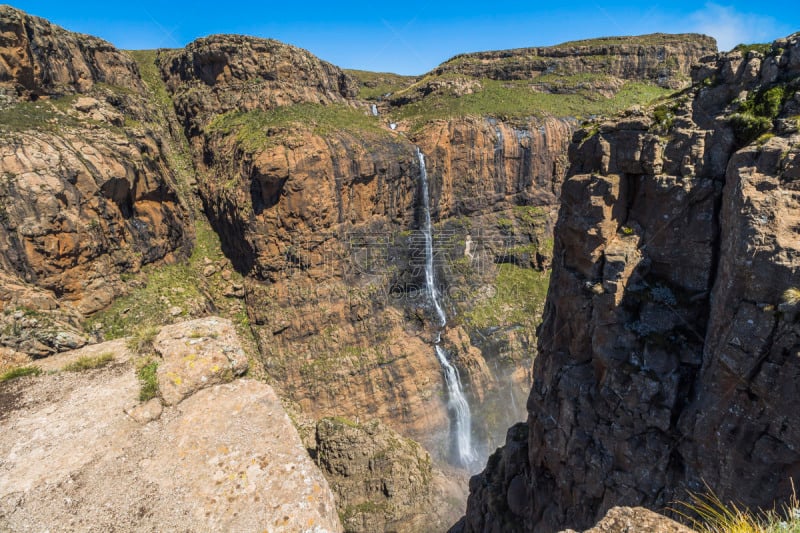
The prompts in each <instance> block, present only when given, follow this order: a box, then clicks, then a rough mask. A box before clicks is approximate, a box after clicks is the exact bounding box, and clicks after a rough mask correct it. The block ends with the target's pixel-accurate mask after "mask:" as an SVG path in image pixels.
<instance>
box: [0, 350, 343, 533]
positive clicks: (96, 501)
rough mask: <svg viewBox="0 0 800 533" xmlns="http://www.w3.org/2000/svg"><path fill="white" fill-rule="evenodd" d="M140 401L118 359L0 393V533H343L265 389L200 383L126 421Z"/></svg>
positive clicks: (128, 369)
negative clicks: (175, 401) (175, 400)
mask: <svg viewBox="0 0 800 533" xmlns="http://www.w3.org/2000/svg"><path fill="white" fill-rule="evenodd" d="M117 348H118V346H117V343H116V342H112V343H107V345H106V346H104V345H97V349H98V350H105V351H109V352H113V351H114V350H115V349H117ZM58 357H61V358H62V359H63V358H67V359H69V357H70V356H69V354H68V353H67V354H63V355H62V356H58ZM120 360H124V359H122V358H121V359H120ZM138 394H139V383H138V381H137V379H136V376H135V369H134V367H133V365H132V364H130V363H119V361H117V362H113V363H112V364H111V365H110V366H108V367H105V368H103V369H101V370H91V371H87V372H63V373H56V374H52V375H42V376H40V377H34V378H31V377H29V378H20V379H18V380H14V381H11V382H6V383H2V384H0V402H2V409H1V410H0V412H2V417H0V418H1V419H2V420H0V424H1V425H2V431H0V472H2V475H0V529H2V530H3V531H29V530H30V529H32V528H33V529H37V530H38V529H51V530H58V531H110V530H114V531H149V530H153V531H156V530H158V531H164V530H174V531H184V530H192V531H202V530H226V531H261V530H268V531H286V532H296V531H314V532H324V531H330V532H338V531H341V525H340V523H339V519H338V516H337V513H336V507H335V504H334V497H333V495H332V494H331V492H330V489H329V488H328V484H327V482H326V481H325V478H324V477H323V475H322V473H321V472H320V471H319V469H318V468H317V467H316V466H315V465H314V463H313V462H312V461H311V459H310V457H309V456H308V454H307V452H306V450H305V448H304V447H303V445H302V443H301V441H300V438H299V436H298V434H297V432H296V430H295V429H294V427H293V426H292V423H291V421H290V420H289V417H288V416H287V415H286V413H285V411H284V410H283V408H282V406H281V402H280V400H279V398H278V396H277V395H276V394H275V392H274V391H273V390H272V388H271V387H269V386H268V385H266V384H264V383H260V382H257V381H252V380H246V379H243V380H237V381H234V382H232V383H227V384H216V385H214V384H211V383H209V384H208V385H207V388H203V389H202V390H199V391H197V392H195V393H194V394H193V395H191V396H190V397H188V398H186V399H184V400H183V401H182V402H181V403H180V405H178V406H176V407H167V408H162V407H161V405H160V403H158V402H159V400H158V399H155V400H152V401H151V402H148V403H146V404H141V405H139V406H138V407H137V408H136V409H137V410H136V411H135V414H136V415H141V416H131V415H129V414H127V413H129V412H131V406H135V405H136V404H137V397H138ZM154 402H156V403H154Z"/></svg>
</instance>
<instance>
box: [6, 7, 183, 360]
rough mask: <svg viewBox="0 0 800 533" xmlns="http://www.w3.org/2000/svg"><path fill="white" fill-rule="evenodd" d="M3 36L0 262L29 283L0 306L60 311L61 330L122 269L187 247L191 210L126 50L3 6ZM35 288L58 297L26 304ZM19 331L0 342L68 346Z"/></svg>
mask: <svg viewBox="0 0 800 533" xmlns="http://www.w3.org/2000/svg"><path fill="white" fill-rule="evenodd" d="M0 35H2V37H1V38H0V93H2V98H1V100H2V102H0V242H2V243H3V246H2V252H0V269H2V271H3V272H4V273H5V275H7V276H9V277H11V278H18V280H19V281H18V282H17V287H20V288H22V287H25V286H28V288H29V290H30V291H32V292H31V294H30V295H29V296H27V297H24V298H21V299H20V298H17V300H18V301H17V303H16V304H15V303H12V302H11V301H9V300H5V299H4V300H3V301H2V303H0V306H2V307H0V309H2V310H3V311H4V313H6V314H9V313H14V312H16V311H19V310H20V307H21V308H25V309H27V310H28V311H34V312H38V311H40V310H41V311H45V312H50V311H58V313H57V314H58V315H59V316H58V317H55V315H53V316H51V317H50V318H51V319H52V320H51V321H53V322H59V321H61V322H62V324H63V325H64V327H65V328H66V330H69V329H70V327H74V326H75V325H76V324H75V323H74V322H73V321H71V320H68V321H67V322H68V323H71V326H70V325H69V324H68V323H64V322H63V321H62V320H61V319H62V318H64V317H65V316H73V317H74V316H81V315H85V314H88V313H92V312H94V311H97V310H99V309H102V308H103V307H105V306H107V305H108V304H110V303H111V302H112V300H113V299H114V298H115V297H116V296H119V295H120V294H122V293H124V292H125V290H126V285H125V283H124V282H123V281H122V279H121V275H122V274H123V273H126V274H127V273H131V272H136V271H138V270H139V268H140V267H141V266H142V265H144V264H148V263H154V262H159V261H173V260H174V259H175V258H177V257H181V256H183V255H185V254H186V252H187V251H188V250H187V249H188V247H189V243H190V238H191V230H190V229H189V228H187V224H186V222H187V218H188V215H187V212H186V209H185V207H183V206H182V205H181V203H180V201H179V200H178V197H177V194H176V192H175V179H174V175H173V170H172V169H171V168H170V166H169V164H168V163H167V161H166V159H165V157H164V153H163V136H164V132H160V131H157V130H156V131H154V130H153V129H151V128H150V127H149V126H150V124H149V120H150V117H151V116H152V115H153V114H154V112H153V108H152V104H150V103H149V102H148V101H147V100H146V94H145V91H144V85H143V83H142V81H141V79H140V77H139V72H138V69H137V67H136V65H135V63H134V62H133V60H132V59H131V58H130V57H128V56H127V55H126V54H124V53H121V52H119V51H117V50H115V49H114V48H113V47H112V46H111V45H109V44H108V43H106V42H104V41H101V40H99V39H95V38H92V37H88V36H78V35H77V34H73V33H70V32H67V31H65V30H62V29H61V28H58V27H56V26H53V25H51V24H49V23H48V22H46V21H44V20H42V19H39V18H36V17H30V16H28V15H25V14H24V13H21V12H19V11H17V10H14V9H13V8H10V7H8V6H3V7H1V8H0ZM38 290H44V291H48V292H49V293H51V294H52V295H53V296H54V297H55V301H54V302H51V304H49V305H48V306H45V307H44V308H41V307H39V306H37V305H35V304H32V305H30V306H29V307H25V306H26V305H28V304H27V303H26V302H25V300H27V301H28V303H31V301H33V300H36V299H37V297H36V296H35V294H36V293H37V291H38ZM16 293H17V294H21V293H20V291H16ZM15 306H16V307H15ZM61 307H64V309H61ZM25 309H22V311H23V312H24V311H25ZM51 314H52V313H51ZM24 329H25V328H24V327H23V328H21V329H19V328H17V329H15V330H13V331H12V330H6V329H4V333H3V334H2V335H0V338H1V339H2V340H0V342H1V343H2V344H3V345H5V346H7V347H10V348H12V349H15V350H20V351H23V352H25V353H29V354H31V355H34V356H43V355H48V354H51V353H53V352H57V351H60V350H63V349H69V348H74V347H76V346H75V345H74V343H73V344H71V345H70V344H64V343H59V342H57V340H53V339H50V340H48V339H46V338H43V337H41V336H39V337H38V338H36V339H35V342H34V343H32V342H29V341H31V339H30V338H29V337H30V336H29V335H28V336H26V335H20V334H19V332H20V331H22V330H24ZM70 334H71V333H70ZM84 342H85V341H84Z"/></svg>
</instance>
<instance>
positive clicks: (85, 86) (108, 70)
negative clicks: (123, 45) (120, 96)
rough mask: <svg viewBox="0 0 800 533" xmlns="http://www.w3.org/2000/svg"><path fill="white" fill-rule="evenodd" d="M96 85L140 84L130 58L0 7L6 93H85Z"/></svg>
mask: <svg viewBox="0 0 800 533" xmlns="http://www.w3.org/2000/svg"><path fill="white" fill-rule="evenodd" d="M97 84H108V85H113V86H116V87H125V88H127V89H130V90H132V91H140V90H141V89H143V85H142V81H141V79H139V72H138V70H137V69H136V65H135V64H134V62H133V61H132V60H131V58H130V57H128V56H126V55H125V54H123V53H120V51H119V50H117V49H116V48H114V47H113V46H112V45H111V44H109V43H107V42H106V41H103V40H102V39H98V38H96V37H92V36H90V35H80V34H77V33H73V32H70V31H66V30H64V29H62V28H59V27H58V26H54V25H52V24H50V23H49V22H48V21H46V20H44V19H41V18H38V17H32V16H30V15H28V14H26V13H23V12H22V11H18V10H16V9H13V8H11V7H9V6H3V7H2V10H1V11H0V85H2V86H3V89H5V91H4V92H5V93H6V95H7V96H21V97H25V98H27V99H35V98H36V97H39V96H45V95H58V94H63V93H64V92H67V93H76V92H77V93H85V92H88V91H89V90H91V89H92V88H93V87H95V86H96V85H97Z"/></svg>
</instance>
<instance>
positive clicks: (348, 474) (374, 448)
mask: <svg viewBox="0 0 800 533" xmlns="http://www.w3.org/2000/svg"><path fill="white" fill-rule="evenodd" d="M315 453H316V461H317V464H318V465H319V467H320V469H321V470H322V472H323V474H325V477H326V478H327V479H328V483H329V484H330V485H331V489H332V490H333V492H334V494H335V495H336V503H337V506H338V508H339V516H340V517H341V519H342V525H343V526H344V530H345V531H347V532H352V533H356V532H364V533H373V532H379V531H398V532H409V533H411V532H417V531H418V532H423V531H424V532H434V531H444V530H446V529H447V527H448V526H449V524H451V523H452V522H453V520H454V519H455V518H457V517H458V515H459V514H460V513H461V509H460V507H461V506H460V505H459V504H457V503H455V502H459V501H462V499H463V494H461V493H460V492H461V490H460V488H459V486H458V484H457V482H456V480H453V479H448V476H447V475H446V474H445V473H443V472H442V471H440V470H439V469H437V468H434V467H433V466H432V465H431V458H430V455H429V454H428V453H427V452H426V451H425V450H424V449H422V448H421V447H420V446H419V444H417V443H416V442H414V441H411V440H408V439H405V438H403V437H402V436H400V435H398V434H397V433H395V432H394V431H392V430H390V429H389V428H387V427H386V426H384V425H383V424H382V423H380V422H379V421H377V420H374V421H372V422H368V423H364V424H360V425H359V424H355V423H353V422H350V421H348V420H345V419H335V418H325V419H322V420H320V421H319V422H318V423H317V433H316V450H315ZM462 481H465V480H462Z"/></svg>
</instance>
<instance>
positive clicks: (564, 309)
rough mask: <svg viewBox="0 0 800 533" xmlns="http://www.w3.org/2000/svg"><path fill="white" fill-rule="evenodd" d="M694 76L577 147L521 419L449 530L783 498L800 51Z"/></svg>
mask: <svg viewBox="0 0 800 533" xmlns="http://www.w3.org/2000/svg"><path fill="white" fill-rule="evenodd" d="M693 76H694V82H695V84H696V85H695V86H694V88H693V89H692V90H691V91H689V92H686V93H682V94H681V95H679V96H677V97H676V98H675V99H674V100H672V101H670V102H667V103H666V104H665V107H663V108H662V109H661V110H660V111H659V112H658V113H654V110H653V109H650V110H647V111H645V112H641V111H633V112H629V113H628V114H627V115H626V116H623V117H621V118H620V119H618V120H616V121H614V122H607V123H603V124H600V125H599V127H598V128H596V129H594V130H593V131H588V130H584V131H580V132H578V133H577V134H576V136H575V138H574V140H573V144H572V146H571V147H570V161H571V167H570V170H569V174H568V178H567V180H566V181H565V182H564V185H563V187H562V207H561V211H560V214H559V220H558V223H557V225H556V231H555V239H556V244H555V252H554V270H553V275H552V278H551V284H550V292H549V296H548V301H547V305H546V309H545V315H544V322H543V324H542V327H541V329H540V332H539V334H540V344H539V348H540V355H539V358H538V359H537V362H536V366H535V368H534V386H533V389H532V390H531V395H530V398H529V401H528V411H529V418H528V422H527V424H525V425H520V426H517V427H515V428H513V429H512V431H510V432H509V437H508V441H507V445H506V447H505V449H502V450H499V451H498V452H497V453H496V454H495V456H493V457H492V458H491V459H490V461H489V464H488V465H487V468H486V470H485V471H484V472H483V473H482V474H481V475H479V476H476V477H474V478H473V479H472V481H471V483H470V490H471V495H470V500H469V506H468V510H467V515H466V519H465V521H464V523H463V524H461V525H460V526H459V527H462V528H463V530H465V531H505V530H527V531H531V530H532V531H553V530H557V529H559V528H563V527H575V528H586V527H589V526H590V525H591V524H592V523H594V522H595V521H597V520H598V519H599V518H600V517H601V516H602V515H603V514H604V513H605V511H606V510H608V509H609V508H611V507H613V506H615V505H645V506H649V507H654V508H660V507H663V506H666V505H667V504H669V503H670V502H671V501H674V500H675V499H679V498H682V497H685V491H686V490H692V491H702V490H703V489H704V486H703V482H705V483H707V484H708V486H709V487H711V488H712V489H713V490H714V491H715V492H716V494H718V495H719V496H720V497H721V498H722V499H723V500H728V499H733V500H736V501H741V502H743V503H744V504H746V505H749V506H753V507H764V508H767V507H771V506H772V505H773V503H774V502H775V500H781V499H784V498H787V497H788V496H789V495H790V494H791V488H790V485H789V482H790V478H792V477H793V476H796V475H797V474H798V471H800V454H798V452H797V449H798V446H800V435H798V434H797V432H796V430H795V429H793V428H797V427H798V424H799V423H800V419H798V416H800V415H798V414H797V410H796V409H794V408H793V407H792V406H791V401H792V400H791V398H794V397H796V396H797V394H798V392H800V391H798V383H799V382H798V380H797V377H798V372H800V359H798V351H799V350H800V341H798V335H799V334H800V326H799V325H798V322H797V320H796V314H797V313H796V307H795V306H796V305H797V303H796V300H795V299H793V298H787V297H786V296H784V293H785V291H786V290H787V289H792V288H795V287H798V286H800V274H799V273H798V266H800V238H798V237H799V235H798V233H799V230H798V225H797V223H796V219H797V217H796V212H797V209H798V207H800V205H798V202H800V198H798V195H797V186H796V180H797V177H798V173H797V168H796V167H797V161H798V157H799V156H798V153H797V151H798V149H797V146H798V142H800V135H798V124H797V118H796V117H797V115H798V114H800V96H798V92H797V91H798V76H800V39H798V37H797V36H796V35H795V36H792V37H790V38H787V39H783V40H780V41H777V42H776V43H775V44H774V45H773V47H772V50H771V51H770V52H769V53H768V54H767V55H766V56H763V55H761V54H759V53H752V52H751V53H750V54H749V55H748V56H747V57H743V56H742V55H741V54H740V53H738V52H734V53H731V54H727V55H721V56H717V57H716V58H712V59H710V60H709V61H707V62H705V63H704V64H702V65H701V66H699V67H698V68H696V69H695V70H694V72H693ZM776 95H777V96H776ZM768 100H769V101H772V102H773V104H765V103H764V102H767V101H768ZM667 111H668V113H669V115H668V117H669V118H668V119H667V120H664V117H665V116H667V115H665V113H666V112H667ZM736 113H738V115H736ZM758 116H764V120H765V121H766V122H763V121H762V124H763V128H764V129H763V130H761V131H766V132H767V133H768V135H765V136H762V137H760V138H759V139H758V140H757V142H753V140H754V137H755V136H757V135H758V133H759V131H756V132H755V133H753V131H752V129H749V128H748V127H745V126H746V125H747V124H751V123H752V122H753V121H755V120H756V118H757V117H758Z"/></svg>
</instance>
